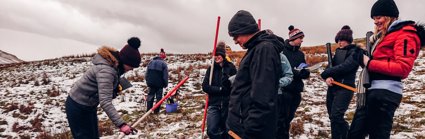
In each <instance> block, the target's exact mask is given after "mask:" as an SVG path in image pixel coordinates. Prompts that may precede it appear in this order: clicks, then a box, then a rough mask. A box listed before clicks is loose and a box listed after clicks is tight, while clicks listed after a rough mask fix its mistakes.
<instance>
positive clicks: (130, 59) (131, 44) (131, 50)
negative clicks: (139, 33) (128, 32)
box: [119, 37, 141, 68]
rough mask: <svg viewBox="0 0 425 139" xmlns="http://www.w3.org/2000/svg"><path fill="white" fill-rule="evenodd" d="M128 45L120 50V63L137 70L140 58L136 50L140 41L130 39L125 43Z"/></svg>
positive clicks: (133, 38)
mask: <svg viewBox="0 0 425 139" xmlns="http://www.w3.org/2000/svg"><path fill="white" fill-rule="evenodd" d="M127 43H128V45H125V46H124V48H122V49H121V51H120V53H119V55H120V61H121V62H122V63H123V64H126V65H129V66H131V67H134V68H137V67H139V66H140V62H141V57H140V53H139V50H138V48H139V47H140V40H139V38H137V37H132V38H130V39H128V41H127Z"/></svg>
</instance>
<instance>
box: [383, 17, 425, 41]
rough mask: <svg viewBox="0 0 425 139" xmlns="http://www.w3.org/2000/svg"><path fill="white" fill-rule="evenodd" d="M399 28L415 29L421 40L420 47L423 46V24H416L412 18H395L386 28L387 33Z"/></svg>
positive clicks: (424, 27)
mask: <svg viewBox="0 0 425 139" xmlns="http://www.w3.org/2000/svg"><path fill="white" fill-rule="evenodd" d="M400 29H406V30H412V31H415V32H416V34H417V35H418V37H419V39H420V41H421V47H424V46H425V24H418V23H415V21H412V20H396V21H394V22H393V23H392V24H391V25H390V27H389V28H388V34H389V33H391V32H394V31H397V30H400Z"/></svg>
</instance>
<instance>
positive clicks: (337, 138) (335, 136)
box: [326, 87, 353, 139]
mask: <svg viewBox="0 0 425 139" xmlns="http://www.w3.org/2000/svg"><path fill="white" fill-rule="evenodd" d="M352 98H353V92H352V91H349V90H347V89H343V88H340V87H329V89H328V92H327V95H326V108H327V110H328V115H329V119H330V121H331V133H332V139H345V138H347V133H348V128H349V125H348V122H347V121H345V119H344V115H345V112H346V111H347V109H348V105H350V101H351V99H352Z"/></svg>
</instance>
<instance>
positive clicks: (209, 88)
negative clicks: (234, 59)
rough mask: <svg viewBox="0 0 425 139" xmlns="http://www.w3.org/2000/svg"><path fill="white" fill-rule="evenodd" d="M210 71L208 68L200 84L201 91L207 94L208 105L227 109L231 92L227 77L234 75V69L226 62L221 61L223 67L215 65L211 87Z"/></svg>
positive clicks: (231, 64) (233, 66)
mask: <svg viewBox="0 0 425 139" xmlns="http://www.w3.org/2000/svg"><path fill="white" fill-rule="evenodd" d="M210 70H211V67H208V69H207V72H206V74H205V77H204V81H203V82H202V90H203V91H204V92H205V93H207V94H208V105H209V106H222V107H227V106H228V105H229V95H230V91H231V88H230V86H231V83H230V81H229V77H230V76H233V75H235V74H236V67H235V65H233V63H230V62H228V61H227V60H223V67H221V66H220V65H219V64H217V63H215V64H214V72H213V75H212V81H211V85H209V81H210ZM220 88H221V89H220Z"/></svg>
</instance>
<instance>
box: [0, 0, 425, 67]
mask: <svg viewBox="0 0 425 139" xmlns="http://www.w3.org/2000/svg"><path fill="white" fill-rule="evenodd" d="M395 1H396V3H397V5H398V8H399V11H400V18H401V19H404V20H407V19H409V20H414V21H423V22H424V20H425V14H424V12H423V11H424V9H425V0H395ZM374 2H375V0H256V1H254V0H161V1H159V0H110V1H107V0H0V50H3V51H6V52H8V53H12V54H14V55H16V56H17V57H18V58H21V59H23V60H27V61H28V60H40V59H46V58H54V57H61V56H65V55H72V54H82V53H93V52H95V51H96V49H97V48H98V47H100V46H102V45H108V46H112V47H115V48H117V49H118V50H119V49H121V48H122V47H123V46H124V45H125V44H126V41H127V39H128V38H129V37H132V36H137V37H139V38H140V39H141V40H142V46H141V48H140V51H141V52H142V53H146V52H158V51H159V49H160V48H164V49H165V51H166V52H168V53H206V52H210V51H212V47H213V42H214V34H215V28H216V22H217V16H221V23H220V30H219V32H220V33H219V38H218V39H219V40H223V41H225V42H226V43H227V44H230V46H231V47H232V49H233V50H242V49H241V48H240V47H239V46H238V45H235V44H234V43H233V41H232V39H231V38H230V37H229V35H228V34H227V25H228V23H229V20H230V19H231V17H232V16H233V15H234V14H235V13H236V12H237V11H238V10H241V9H244V10H247V11H250V12H251V13H252V14H253V16H254V18H256V19H259V18H260V19H261V21H262V29H271V30H273V31H274V32H275V34H278V35H280V36H282V37H284V38H288V26H289V25H294V26H295V27H296V28H299V29H301V30H302V31H303V32H304V33H305V34H306V37H305V39H304V43H303V46H312V45H319V44H324V43H326V42H333V41H334V37H335V34H336V33H337V32H338V31H339V30H340V29H341V27H342V26H343V25H345V24H347V25H350V26H351V28H352V30H353V32H354V38H359V37H364V35H365V33H366V32H367V31H368V30H372V29H373V21H372V20H371V19H370V9H371V7H372V5H373V3H374Z"/></svg>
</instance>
